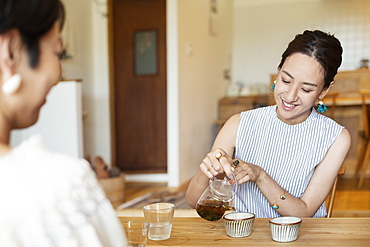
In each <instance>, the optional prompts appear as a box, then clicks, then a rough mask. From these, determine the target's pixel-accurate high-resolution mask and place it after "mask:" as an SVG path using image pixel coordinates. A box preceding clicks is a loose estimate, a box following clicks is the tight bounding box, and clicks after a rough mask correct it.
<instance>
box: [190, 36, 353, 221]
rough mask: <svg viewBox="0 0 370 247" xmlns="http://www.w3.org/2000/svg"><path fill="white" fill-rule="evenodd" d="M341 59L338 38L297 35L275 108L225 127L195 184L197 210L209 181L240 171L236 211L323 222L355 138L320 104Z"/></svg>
mask: <svg viewBox="0 0 370 247" xmlns="http://www.w3.org/2000/svg"><path fill="white" fill-rule="evenodd" d="M341 62H342V47H341V44H340V42H339V40H338V39H336V38H335V37H334V36H333V35H330V34H327V33H324V32H322V31H319V30H316V31H307V30H306V31H305V32H304V33H303V34H299V35H296V37H295V39H294V40H293V41H291V42H290V43H289V45H288V48H287V49H286V50H285V52H284V53H283V55H282V59H281V62H280V64H279V66H278V74H277V77H276V81H275V84H274V86H273V91H274V98H275V102H276V105H274V106H268V107H263V108H258V109H254V110H250V111H246V112H242V113H240V114H236V115H234V116H232V117H231V118H230V119H229V120H228V121H227V122H226V123H225V125H224V127H223V128H222V129H221V131H220V132H219V134H218V136H217V138H216V140H215V142H214V144H213V147H212V151H211V152H210V153H208V154H207V156H206V157H205V158H204V159H203V162H202V163H201V164H200V166H199V167H200V169H199V171H198V173H197V174H196V175H195V176H194V178H193V179H192V180H191V182H190V185H189V188H188V191H187V195H186V198H187V202H188V204H189V205H190V206H191V207H195V205H196V203H197V201H198V199H199V197H200V196H201V194H202V193H203V191H204V190H205V189H206V188H207V186H208V181H209V178H211V177H213V176H224V175H225V174H227V175H230V174H231V173H232V172H234V173H235V175H236V178H237V180H238V183H239V189H238V192H237V194H236V195H235V198H234V206H235V208H236V210H237V211H242V212H251V213H254V214H255V215H256V217H267V218H269V217H277V216H287V215H294V216H299V217H324V216H325V215H326V208H325V203H324V201H325V198H326V197H327V195H328V193H329V191H330V189H331V187H332V185H333V182H334V180H335V177H336V176H337V173H338V170H339V168H340V167H341V165H342V163H343V161H344V159H345V156H346V154H347V152H348V150H349V147H350V135H349V133H348V131H347V130H346V129H345V128H344V127H343V126H341V125H339V124H338V123H336V122H335V121H333V120H332V119H330V118H328V117H326V116H324V115H321V114H319V113H318V112H317V111H316V110H315V108H314V104H315V102H316V101H318V100H322V99H323V98H324V97H325V95H326V94H327V93H328V91H329V90H330V88H331V87H332V86H333V84H334V76H335V75H336V73H337V70H338V68H339V66H340V64H341ZM236 160H237V161H238V162H239V163H238V164H237V162H235V161H236ZM234 164H237V165H234Z"/></svg>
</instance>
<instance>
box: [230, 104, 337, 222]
mask: <svg viewBox="0 0 370 247" xmlns="http://www.w3.org/2000/svg"><path fill="white" fill-rule="evenodd" d="M276 107H277V106H276V105H275V106H268V107H262V108H257V109H254V110H250V111H245V112H242V113H241V115H240V124H239V129H238V133H237V140H236V152H235V157H236V158H237V159H240V160H243V161H245V162H249V163H252V164H255V165H258V166H260V167H262V169H264V170H265V171H266V172H267V173H268V174H269V175H270V176H271V177H272V178H273V179H274V180H275V181H276V182H277V183H278V184H279V185H280V186H281V187H282V188H284V189H285V190H286V191H287V192H288V193H290V194H292V195H293V196H295V197H297V198H300V197H301V196H302V195H303V193H304V192H305V190H306V188H307V186H308V184H309V182H310V179H311V177H312V175H313V173H314V170H315V167H316V166H317V165H318V164H319V163H320V162H321V161H322V160H323V159H324V157H325V155H326V153H327V151H328V149H329V148H330V147H331V145H332V144H333V143H334V141H335V140H336V139H337V137H338V136H339V134H340V133H341V131H342V129H343V128H344V127H343V126H341V125H339V124H337V123H336V122H335V121H333V120H332V119H330V118H328V117H325V116H323V115H321V114H319V113H318V112H316V110H315V109H313V110H312V112H311V114H310V116H309V117H308V118H307V119H306V120H305V121H304V122H302V123H299V124H296V125H289V124H286V123H284V122H282V121H281V120H280V119H279V118H278V117H277V115H276ZM276 203H277V204H278V202H276ZM234 206H235V208H236V209H237V211H239V212H250V213H254V214H255V215H256V217H259V218H271V217H278V216H280V215H279V214H278V213H277V212H276V211H275V210H274V209H273V208H271V206H270V204H269V202H268V201H267V200H266V198H265V197H264V196H263V194H262V193H261V191H260V190H259V188H258V186H257V185H256V184H255V183H254V182H246V183H243V184H241V185H240V186H239V189H238V193H237V195H235V198H234ZM325 215H326V206H325V203H324V204H323V205H321V207H320V208H319V209H318V211H317V212H316V214H315V215H314V217H324V216H325Z"/></svg>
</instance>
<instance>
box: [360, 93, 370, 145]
mask: <svg viewBox="0 0 370 247" xmlns="http://www.w3.org/2000/svg"><path fill="white" fill-rule="evenodd" d="M358 93H359V94H360V95H361V104H362V117H363V121H364V134H365V138H369V128H370V126H369V110H368V109H367V105H366V98H370V90H359V91H358Z"/></svg>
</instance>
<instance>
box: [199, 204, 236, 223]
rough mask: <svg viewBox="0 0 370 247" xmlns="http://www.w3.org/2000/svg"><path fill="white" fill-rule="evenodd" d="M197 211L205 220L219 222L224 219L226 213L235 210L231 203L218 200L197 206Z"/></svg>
mask: <svg viewBox="0 0 370 247" xmlns="http://www.w3.org/2000/svg"><path fill="white" fill-rule="evenodd" d="M196 210H197V213H198V214H199V216H200V217H202V218H203V219H205V220H209V221H217V220H219V219H221V218H222V216H223V215H224V213H225V212H226V211H229V210H235V209H234V208H233V207H231V206H230V205H229V203H225V202H222V201H217V200H205V201H202V202H200V203H198V204H197V205H196Z"/></svg>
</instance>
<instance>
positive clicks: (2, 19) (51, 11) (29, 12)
mask: <svg viewBox="0 0 370 247" xmlns="http://www.w3.org/2000/svg"><path fill="white" fill-rule="evenodd" d="M64 17H65V11H64V7H63V3H62V2H61V1H60V0H1V1H0V34H3V33H6V32H8V31H9V30H11V29H18V31H19V33H20V35H21V37H22V42H23V44H24V45H25V47H26V49H27V52H28V54H29V57H30V60H29V63H30V66H31V67H32V68H36V67H37V65H38V62H39V57H40V48H39V40H40V38H41V37H42V36H43V35H45V34H46V33H47V32H48V31H49V30H50V29H51V28H52V27H53V25H54V23H55V22H56V21H59V23H60V28H62V27H63V24H64Z"/></svg>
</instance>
